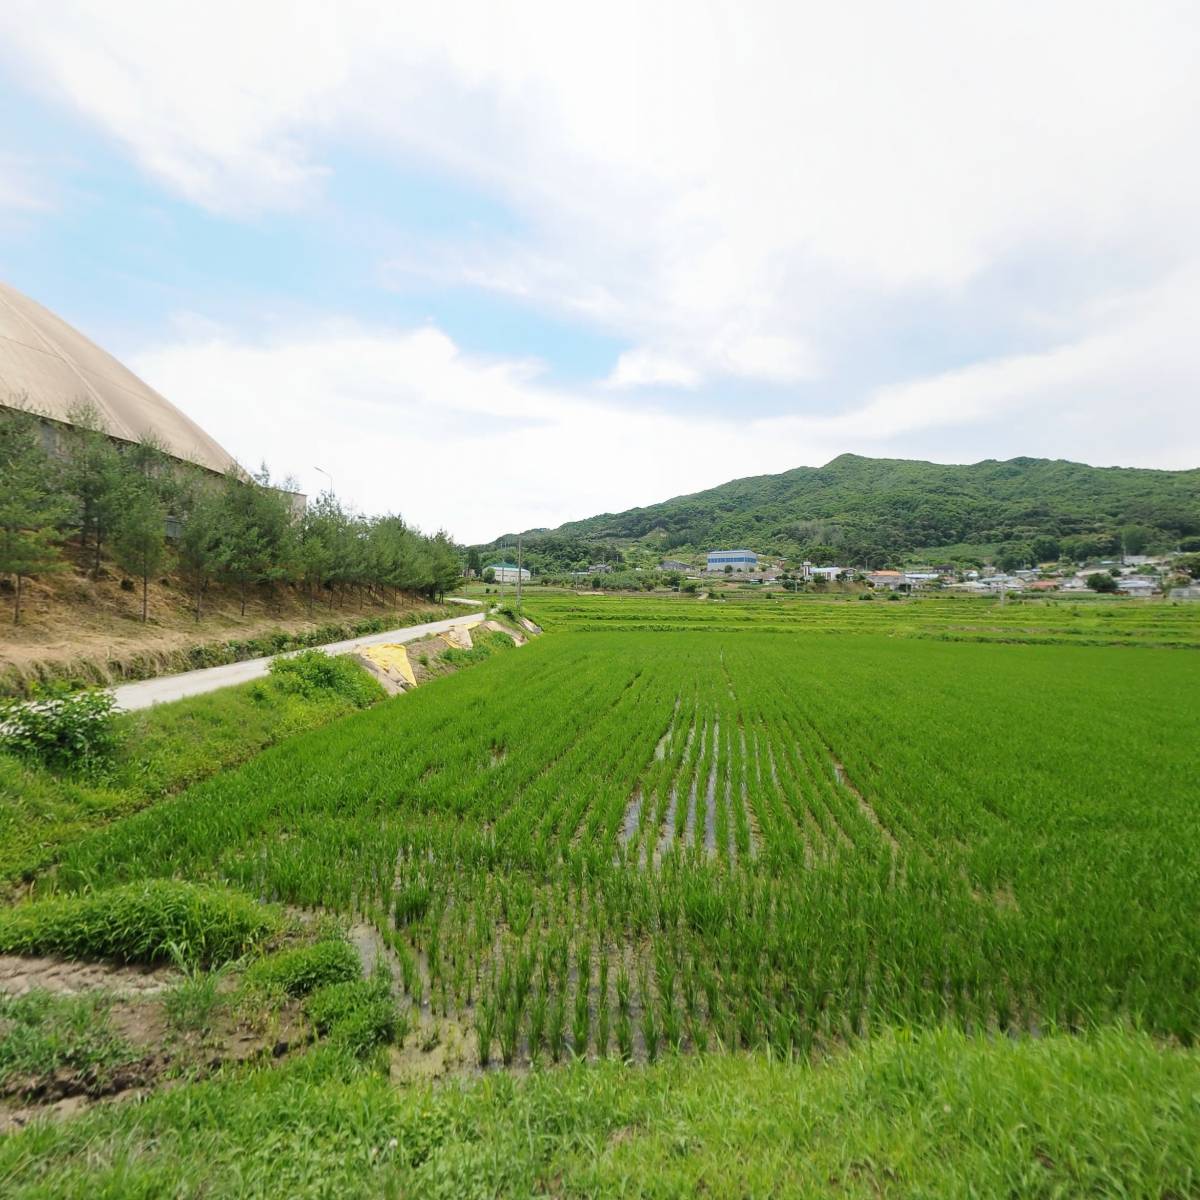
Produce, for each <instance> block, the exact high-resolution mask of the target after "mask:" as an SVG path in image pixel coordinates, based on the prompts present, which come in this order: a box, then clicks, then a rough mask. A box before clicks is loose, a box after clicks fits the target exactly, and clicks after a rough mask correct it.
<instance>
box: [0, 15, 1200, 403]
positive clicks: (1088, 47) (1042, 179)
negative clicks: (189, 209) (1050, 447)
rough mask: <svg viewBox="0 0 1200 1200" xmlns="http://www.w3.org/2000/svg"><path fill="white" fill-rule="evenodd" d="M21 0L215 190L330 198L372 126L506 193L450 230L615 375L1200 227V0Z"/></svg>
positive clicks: (201, 192) (205, 198)
mask: <svg viewBox="0 0 1200 1200" xmlns="http://www.w3.org/2000/svg"><path fill="white" fill-rule="evenodd" d="M6 12H7V14H8V19H7V21H5V20H4V18H3V17H0V22H3V24H4V25H6V26H7V30H6V34H7V41H8V46H9V51H8V52H9V54H10V55H18V56H20V58H21V60H22V62H23V63H24V64H25V66H26V69H27V72H28V73H29V74H30V76H31V77H32V78H34V79H35V80H36V81H37V82H38V83H39V84H40V86H42V87H43V88H44V89H45V90H46V91H47V93H49V94H54V95H58V96H63V97H65V98H66V99H67V100H68V102H69V103H71V104H73V105H74V106H75V107H76V108H77V109H78V110H79V111H80V112H82V113H84V114H85V115H86V116H87V117H88V118H89V119H91V120H93V121H95V122H96V123H97V124H98V125H99V126H100V127H101V128H103V129H105V130H106V131H108V132H109V133H110V134H111V135H112V136H113V137H114V138H116V139H118V140H119V141H121V142H122V143H123V144H124V145H126V146H127V147H128V148H129V151H130V153H131V154H132V155H133V156H134V157H135V158H136V160H137V161H138V162H139V163H140V164H141V166H142V167H143V168H144V169H145V170H146V171H148V172H150V173H151V174H153V175H154V176H156V177H157V178H159V179H160V180H162V181H163V182H164V184H166V185H167V186H169V187H171V188H173V189H175V190H176V191H178V192H179V193H180V194H182V195H184V196H186V197H188V198H190V199H192V200H194V201H196V202H197V203H200V204H203V205H206V206H208V207H210V208H213V209H217V210H220V211H232V212H253V211H256V210H260V209H263V208H269V207H275V206H286V205H293V204H300V203H304V202H306V200H308V199H310V198H311V197H312V195H313V193H314V190H315V189H318V188H319V187H320V179H321V173H322V170H323V169H324V168H325V167H326V166H327V165H328V163H329V161H331V153H332V148H333V147H334V146H336V145H339V144H347V143H348V144H352V145H354V146H356V147H360V148H361V147H369V148H370V149H371V151H372V152H374V153H381V154H391V155H394V156H397V158H398V159H406V160H407V159H410V158H411V156H414V155H415V156H417V157H419V158H421V159H422V160H424V161H426V162H428V163H431V164H433V165H434V166H437V167H441V168H443V169H445V170H448V171H451V172H454V173H456V174H458V175H460V176H462V177H463V178H465V179H467V180H469V181H471V182H473V183H475V184H477V185H478V186H480V187H481V188H484V189H486V190H488V191H489V192H491V193H492V194H494V195H496V196H499V197H501V198H502V199H503V200H504V201H506V202H507V203H509V204H511V205H513V206H514V207H516V208H517V209H518V211H519V212H520V213H521V214H522V215H523V217H524V218H525V220H526V223H527V225H528V227H529V229H530V231H531V232H530V233H529V234H528V235H527V236H525V237H523V238H522V239H520V240H519V241H518V242H516V243H514V244H512V245H510V246H507V247H501V248H497V247H495V246H494V245H493V246H489V247H487V248H486V249H481V248H480V247H479V246H477V245H476V246H467V245H461V244H457V245H453V246H446V247H441V248H440V250H438V251H437V252H436V253H434V255H433V256H434V257H435V258H439V259H440V260H441V262H442V264H443V266H448V267H452V268H453V270H454V271H455V272H456V273H457V275H458V277H460V278H462V279H465V280H467V281H469V282H471V283H474V284H476V285H478V286H486V287H491V288H496V289H498V290H501V291H503V292H505V293H506V294H510V295H514V296H518V297H520V298H522V299H523V300H524V301H526V302H532V303H540V304H545V305H547V306H551V307H553V308H554V309H556V310H559V311H561V310H566V311H568V312H571V313H575V314H578V315H581V316H583V317H585V318H586V319H588V320H591V321H594V322H596V323H598V324H600V325H601V326H603V327H604V328H606V329H608V330H611V331H614V332H616V333H618V334H619V335H621V336H624V337H626V338H628V340H629V344H630V346H631V347H633V349H631V350H630V351H629V352H628V354H627V355H626V356H625V357H624V358H623V359H622V361H621V362H620V363H618V364H617V365H616V366H615V368H614V372H613V380H614V382H620V381H623V380H624V379H627V378H628V379H630V380H633V379H639V378H640V379H644V380H651V379H653V378H654V376H655V374H656V372H655V371H654V369H653V367H654V364H656V363H657V364H659V367H660V370H659V371H658V372H657V375H658V376H659V378H658V379H657V380H656V381H657V382H663V378H662V376H663V371H664V370H665V371H666V374H667V375H670V376H674V377H675V382H679V381H680V379H681V377H686V379H687V380H688V381H689V382H690V381H691V380H693V379H696V378H699V377H700V376H705V377H720V376H723V375H730V376H740V377H744V378H748V379H754V380H763V381H767V382H774V383H779V382H784V383H786V382H792V381H795V380H798V379H804V378H811V377H813V376H814V374H817V373H818V372H820V371H821V370H828V369H831V365H830V363H829V362H828V361H827V355H826V354H825V353H824V352H823V348H822V346H821V345H820V344H819V331H820V330H823V329H828V328H830V327H831V326H832V327H834V328H836V327H838V326H839V325H841V324H844V323H845V321H846V320H847V319H848V317H849V315H850V314H852V313H853V312H854V311H855V309H856V307H857V306H859V305H860V304H861V303H862V302H863V300H864V298H867V299H871V298H879V297H888V296H899V297H903V296H904V295H906V294H909V293H920V292H922V291H929V290H932V291H934V292H937V293H941V294H947V293H949V294H953V293H954V292H955V291H956V290H957V289H962V288H964V287H966V286H967V285H969V284H970V283H971V282H972V281H974V280H977V279H978V278H979V277H980V276H981V275H982V274H983V273H985V272H986V271H987V270H989V269H990V268H992V267H994V266H995V265H996V264H997V263H999V262H1003V261H1004V260H1005V259H1006V257H1008V256H1013V255H1019V254H1020V253H1022V252H1023V251H1025V250H1027V249H1028V248H1030V247H1033V248H1035V249H1036V248H1045V247H1053V249H1054V251H1055V254H1056V255H1057V259H1056V261H1058V262H1059V263H1065V264H1069V263H1071V262H1072V261H1078V262H1086V263H1090V264H1094V263H1096V262H1097V261H1101V262H1102V261H1103V259H1104V257H1105V256H1108V255H1112V256H1113V257H1114V258H1115V259H1120V260H1121V261H1135V262H1144V263H1149V264H1156V263H1161V262H1163V261H1175V262H1178V261H1180V260H1184V261H1186V260H1188V259H1194V258H1195V256H1196V254H1197V249H1198V244H1200V237H1198V234H1200V215H1198V214H1200V157H1198V156H1197V155H1196V154H1195V153H1194V147H1195V145H1196V144H1197V141H1198V137H1197V134H1198V133H1200V129H1198V122H1200V76H1197V74H1196V73H1195V71H1194V67H1193V63H1194V61H1195V58H1196V56H1197V53H1198V51H1200V46H1198V42H1200V37H1198V29H1200V24H1198V18H1197V14H1196V10H1195V9H1194V8H1192V7H1189V6H1186V5H1184V6H1180V5H1175V4H1169V3H1161V4H1152V3H1148V4H1139V5H1129V4H1125V3H1116V2H1113V3H1096V2H1095V0H1065V2H1059V3H1045V4H1039V5H1036V6H1033V5H1028V6H1021V5H1017V6H1014V5H1012V4H1011V3H1001V2H998V0H996V2H991V3H974V4H967V5H964V4H961V3H958V2H956V0H941V2H937V0H927V2H923V3H916V4H909V5H896V4H892V3H890V2H886V0H881V2H879V3H874V4H862V5H828V4H815V3H814V4H796V3H786V2H780V3H775V4H769V3H761V4H750V5H726V4H718V3H708V4H701V3H699V2H698V0H679V2H678V3H666V2H664V3H659V4H654V5H646V4H642V3H637V2H634V0H626V2H623V3H620V2H615V3H611V4H606V5H603V6H594V7H586V6H583V5H575V4H570V5H564V4H561V3H557V2H554V0H545V2H543V3H535V2H533V0H527V2H525V3H522V4H520V5H487V4H472V3H463V2H459V3H455V2H452V0H445V2H443V3H440V4H436V5H390V6H385V5H378V4H374V3H365V2H363V3H354V2H347V3H343V4H339V5H328V4H319V3H316V2H315V0H309V2H303V0H287V2H286V3H285V2H284V0H275V2H273V3H272V2H270V0H258V2H257V3H255V4H250V5H247V4H245V3H242V2H239V3H237V4H234V3H232V2H230V0H226V2H224V3H222V2H216V3H213V4H209V5H206V6H204V7H203V8H202V9H201V8H196V7H195V6H191V7H189V6H187V5H183V4H179V3H163V4H158V5H153V6H146V5H141V4H137V5H134V4H124V5H123V4H121V3H117V2H115V0H106V2H105V3H103V4H100V3H79V4H75V5H71V6H69V7H68V9H67V11H65V12H64V11H63V10H62V8H61V6H55V9H54V11H51V10H50V9H49V8H46V7H45V6H44V5H40V4H35V3H33V2H32V0H29V2H27V3H23V4H21V3H19V4H15V5H12V4H10V5H9V6H7V9H6ZM1098 275H1099V278H1100V283H1101V286H1107V285H1106V284H1105V283H1104V272H1103V271H1100V272H1099V273H1098ZM663 364H670V366H669V367H665V368H664V367H663V366H662V365H663Z"/></svg>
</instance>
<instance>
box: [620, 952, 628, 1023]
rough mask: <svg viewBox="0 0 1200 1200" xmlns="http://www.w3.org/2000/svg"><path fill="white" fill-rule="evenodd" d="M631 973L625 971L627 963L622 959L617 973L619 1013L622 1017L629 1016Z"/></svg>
mask: <svg viewBox="0 0 1200 1200" xmlns="http://www.w3.org/2000/svg"><path fill="white" fill-rule="evenodd" d="M629 988H630V980H629V972H628V971H627V970H626V969H625V962H624V960H623V959H622V961H621V966H620V969H619V970H618V971H617V1011H618V1012H619V1013H621V1015H622V1016H626V1017H627V1016H628V1015H629V1004H630V1000H629Z"/></svg>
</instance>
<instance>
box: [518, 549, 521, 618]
mask: <svg viewBox="0 0 1200 1200" xmlns="http://www.w3.org/2000/svg"><path fill="white" fill-rule="evenodd" d="M517 607H518V608H520V607H521V535H520V534H519V533H518V534H517Z"/></svg>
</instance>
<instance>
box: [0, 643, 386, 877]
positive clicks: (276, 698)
mask: <svg viewBox="0 0 1200 1200" xmlns="http://www.w3.org/2000/svg"><path fill="white" fill-rule="evenodd" d="M337 661H338V665H337V667H336V668H335V670H337V671H338V672H339V675H338V677H337V679H335V680H334V681H333V685H332V686H328V687H313V686H307V687H305V686H302V685H298V684H297V682H296V675H295V672H294V671H291V672H287V671H285V673H284V674H282V675H280V676H278V677H271V678H269V679H266V680H258V681H255V682H254V683H247V684H242V685H240V686H238V687H231V688H223V689H221V690H220V691H216V692H210V693H208V694H207V695H203V696H194V697H192V698H191V699H188V700H180V701H177V702H176V703H173V704H159V705H155V706H154V707H153V708H149V709H145V710H142V711H140V712H136V713H126V714H124V715H121V716H119V717H118V718H117V729H118V736H119V739H120V750H119V752H118V758H117V762H116V764H115V766H114V767H113V769H112V771H111V772H110V773H109V775H108V777H107V778H106V779H104V780H103V781H101V782H95V783H86V782H82V781H80V780H78V779H73V778H71V777H70V776H67V775H62V774H55V773H54V772H51V771H48V770H45V769H42V768H39V767H37V766H33V765H30V764H29V763H27V762H24V761H21V760H19V759H17V758H15V757H13V756H12V755H9V754H5V753H3V752H0V880H5V879H16V878H21V877H23V878H26V879H28V878H32V876H33V875H34V874H35V873H36V872H37V871H38V870H40V869H42V868H44V867H46V866H47V865H49V864H50V863H52V862H54V860H55V859H56V858H57V856H58V854H59V853H60V852H61V849H62V847H63V846H64V845H66V844H67V843H69V842H70V841H72V840H73V839H75V838H77V837H79V836H80V835H81V834H83V833H86V832H87V831H88V830H91V829H94V828H96V827H97V826H99V825H103V824H105V823H106V822H108V821H111V820H113V819H115V818H118V817H121V816H124V815H126V814H128V813H130V812H134V811H136V810H137V809H139V808H143V807H145V806H146V805H147V804H150V803H152V802H153V801H155V800H158V799H161V798H162V797H163V796H167V795H170V794H171V793H174V792H178V791H181V790H182V789H184V788H186V787H187V786H188V785H190V784H192V783H195V782H197V781H198V780H201V779H205V778H207V777H208V776H209V775H212V774H213V773H214V772H216V771H219V770H221V769H222V768H227V767H230V766H234V765H236V764H238V763H240V762H243V761H245V760H246V759H248V758H251V757H252V756H253V755H255V754H257V753H259V751H261V750H263V749H264V748H265V747H267V746H269V745H272V744H274V743H275V742H279V741H282V740H283V739H285V738H288V737H291V736H293V735H295V734H299V733H304V732H307V731H310V730H313V729H316V728H318V727H319V726H321V725H325V724H328V723H329V722H330V721H333V720H335V719H336V718H338V717H341V716H346V715H347V714H349V713H351V712H354V711H355V710H356V709H358V708H361V707H363V706H364V705H366V704H369V703H373V702H374V701H375V700H377V699H380V698H381V697H382V695H383V692H382V689H380V688H379V685H378V684H377V683H376V682H375V681H374V680H373V679H372V678H371V677H370V676H369V675H368V674H367V673H366V672H365V671H364V670H362V668H360V667H358V666H357V665H355V664H354V663H353V662H351V661H350V660H348V659H346V660H337Z"/></svg>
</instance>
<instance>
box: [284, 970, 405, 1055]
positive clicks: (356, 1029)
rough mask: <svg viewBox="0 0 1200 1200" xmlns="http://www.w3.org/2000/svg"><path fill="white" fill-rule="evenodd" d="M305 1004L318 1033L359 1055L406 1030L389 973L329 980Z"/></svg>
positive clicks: (400, 1035) (399, 1035) (394, 1038)
mask: <svg viewBox="0 0 1200 1200" xmlns="http://www.w3.org/2000/svg"><path fill="white" fill-rule="evenodd" d="M304 1007H305V1012H306V1013H307V1014H308V1018H309V1020H310V1021H312V1023H313V1025H314V1026H315V1027H316V1029H317V1032H318V1033H320V1034H324V1035H328V1037H329V1039H330V1041H331V1042H332V1043H333V1044H334V1045H337V1046H340V1047H341V1048H343V1049H345V1050H349V1051H350V1052H351V1053H352V1054H354V1055H356V1056H357V1057H359V1058H362V1057H364V1056H365V1055H367V1054H369V1053H370V1052H371V1051H372V1050H373V1049H374V1048H375V1047H376V1046H383V1045H387V1044H388V1043H389V1042H393V1041H395V1040H396V1039H397V1038H398V1037H403V1035H404V1033H405V1032H406V1031H405V1029H404V1028H403V1025H402V1022H401V1021H400V1018H399V1015H398V1013H397V1012H396V1005H395V1002H394V1001H393V1000H392V997H391V996H390V995H389V988H388V979H387V976H386V975H377V976H375V977H373V978H371V979H353V980H346V981H343V982H341V983H330V984H326V985H325V986H324V987H322V988H319V989H317V990H316V991H315V992H313V994H312V995H311V996H310V997H309V999H308V1002H307V1003H306V1004H305V1006H304Z"/></svg>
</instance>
